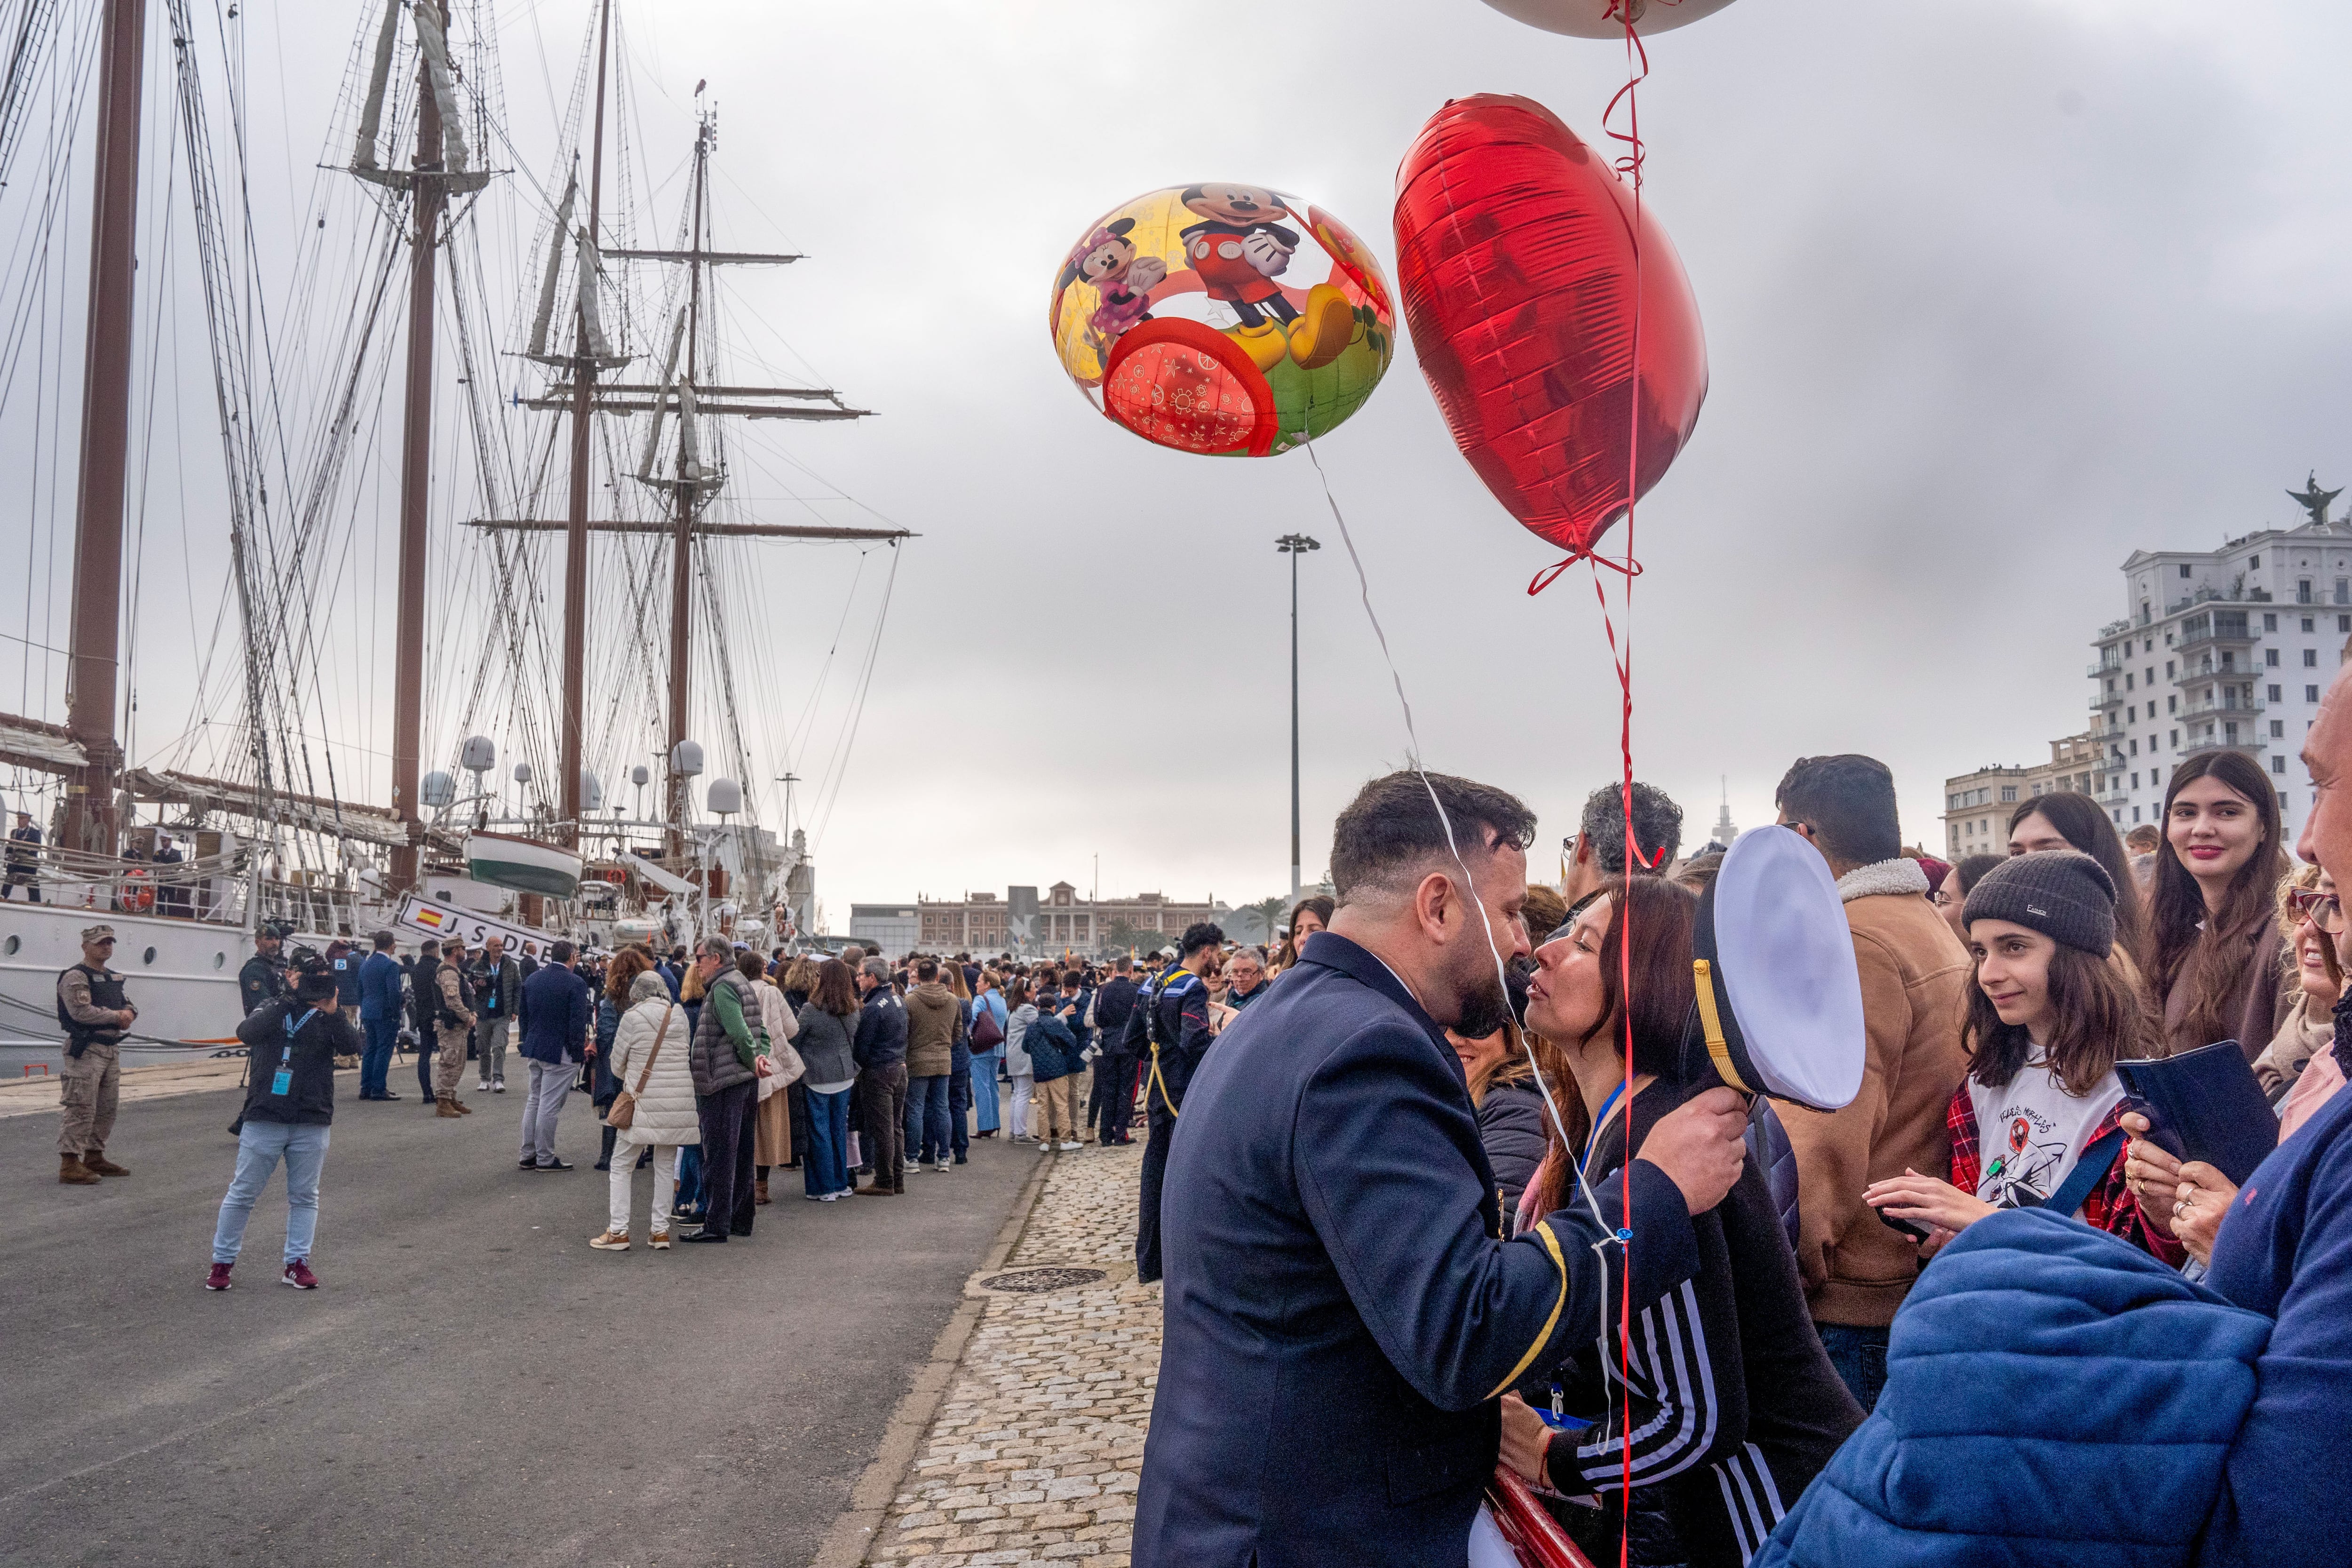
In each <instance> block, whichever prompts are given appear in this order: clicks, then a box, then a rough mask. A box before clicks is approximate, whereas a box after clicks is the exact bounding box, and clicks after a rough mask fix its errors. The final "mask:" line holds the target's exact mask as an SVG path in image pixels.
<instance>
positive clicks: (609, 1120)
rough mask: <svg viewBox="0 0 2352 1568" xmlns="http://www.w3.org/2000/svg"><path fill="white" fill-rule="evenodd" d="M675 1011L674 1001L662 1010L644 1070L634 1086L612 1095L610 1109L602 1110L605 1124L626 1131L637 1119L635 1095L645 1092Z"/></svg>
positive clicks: (647, 1053) (675, 1004)
mask: <svg viewBox="0 0 2352 1568" xmlns="http://www.w3.org/2000/svg"><path fill="white" fill-rule="evenodd" d="M676 1012H677V1003H675V1002H673V1003H671V1004H670V1005H668V1006H667V1007H666V1008H664V1009H663V1010H662V1021H661V1027H660V1028H658V1029H656V1030H655V1031H654V1048H653V1049H652V1050H649V1051H647V1052H646V1070H645V1071H643V1072H641V1073H639V1074H638V1075H637V1087H636V1088H635V1089H626V1088H624V1089H622V1090H621V1092H620V1093H618V1094H616V1095H614V1097H613V1105H612V1109H611V1110H607V1111H605V1112H604V1125H605V1126H607V1127H617V1128H619V1129H621V1130H622V1131H627V1130H628V1127H629V1124H630V1123H631V1122H633V1121H635V1120H636V1119H637V1096H639V1095H641V1094H643V1093H645V1091H646V1079H650V1078H652V1077H653V1076H654V1062H655V1060H656V1058H659V1057H660V1055H661V1048H662V1037H664V1036H666V1035H667V1034H668V1033H669V1020H670V1015H672V1014H673V1013H676Z"/></svg>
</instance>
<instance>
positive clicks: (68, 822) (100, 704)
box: [59, 0, 147, 856]
mask: <svg viewBox="0 0 2352 1568" xmlns="http://www.w3.org/2000/svg"><path fill="white" fill-rule="evenodd" d="M99 37H100V42H99V55H100V64H99V107H98V171H97V184H96V191H95V194H94V195H93V198H92V200H91V203H90V254H89V332H88V337H87V340H86V351H85V353H84V355H83V361H82V388H81V473H80V488H79V496H78V499H77V500H76V503H75V509H74V599H73V621H72V635H71V658H70V660H69V662H68V664H67V666H66V726H67V728H68V730H69V731H71V732H72V734H73V738H74V739H75V740H76V741H78V742H80V744H81V748H82V753H83V758H84V760H83V763H82V764H81V766H79V768H75V769H72V770H70V771H69V772H68V775H67V784H66V800H65V825H64V830H63V832H62V833H61V834H60V836H59V837H60V842H61V844H62V846H63V847H66V848H68V849H76V850H80V851H82V852H84V853H87V854H96V855H109V856H110V855H112V854H113V853H114V852H115V847H116V835H117V831H118V829H119V827H120V823H119V822H118V821H117V814H116V809H115V801H114V784H115V777H116V775H117V773H119V772H120V771H121V765H122V749H121V746H120V745H119V744H117V743H116V741H115V736H114V711H115V704H116V701H117V697H116V687H117V684H118V681H117V677H118V675H119V674H120V667H121V630H122V628H121V606H122V501H123V470H124V466H125V463H126V461H127V460H128V456H129V452H130V446H131V310H132V305H133V303H134V294H135V286H136V282H137V276H136V272H135V268H136V266H137V261H138V256H137V249H136V242H137V228H138V215H139V110H140V97H141V92H142V81H141V74H142V66H143V64H144V57H145V53H146V47H147V6H146V0H106V12H105V16H104V19H103V20H102V22H101V23H100V35H99Z"/></svg>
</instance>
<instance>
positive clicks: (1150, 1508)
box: [1134, 773, 1746, 1568]
mask: <svg viewBox="0 0 2352 1568" xmlns="http://www.w3.org/2000/svg"><path fill="white" fill-rule="evenodd" d="M1441 800H1442V801H1443V802H1444V815H1443V816H1441V815H1440V812H1439V809H1438V807H1437V805H1436V804H1435V802H1436V801H1441ZM1534 831H1535V818H1534V816H1532V815H1531V814H1530V813H1529V812H1528V810H1527V808H1526V807H1525V806H1523V805H1520V804H1519V802H1518V801H1517V800H1516V799H1514V798H1513V797H1512V796H1510V795H1507V794H1505V793H1504V792H1502V791H1500V790H1496V789H1493V788H1489V787H1487V786H1486V785H1483V784H1473V783H1471V782H1469V781H1468V780H1465V779H1454V778H1447V777H1443V776H1440V775H1430V776H1428V777H1427V778H1426V779H1424V778H1423V775H1421V774H1420V773H1394V774H1391V775H1390V776H1388V777H1386V778H1381V779H1375V780H1374V781H1372V782H1371V783H1370V784H1367V785H1366V786H1365V787H1364V789H1363V791H1362V793H1361V794H1360V795H1358V796H1357V797H1356V800H1355V802H1354V803H1353V804H1352V805H1349V807H1348V809H1347V810H1346V811H1345V812H1343V813H1342V814H1341V815H1340V816H1339V821H1338V823H1337V824H1336V825H1335V826H1334V830H1333V842H1332V848H1331V861H1330V864H1331V876H1332V880H1333V882H1334V884H1335V885H1336V887H1337V888H1338V889H1339V909H1338V910H1337V912H1336V913H1335V914H1334V916H1333V918H1332V922H1331V927H1330V929H1329V930H1328V931H1321V932H1318V933H1317V934H1316V935H1314V936H1313V937H1311V938H1310V939H1309V940H1308V942H1307V946H1306V948H1305V950H1304V952H1302V954H1301V956H1300V962H1299V963H1298V964H1297V971H1296V973H1286V974H1285V975H1284V977H1283V982H1282V984H1280V985H1278V986H1276V987H1275V988H1274V990H1273V991H1272V992H1271V993H1270V994H1268V995H1267V996H1266V997H1265V999H1264V1000H1263V1001H1261V1002H1259V1003H1257V1004H1256V1005H1253V1006H1252V1007H1251V1008H1250V1009H1249V1010H1248V1011H1247V1012H1246V1013H1244V1014H1243V1015H1242V1016H1241V1017H1240V1018H1238V1019H1237V1020H1235V1021H1234V1023H1233V1024H1232V1025H1231V1026H1228V1027H1227V1029H1226V1030H1225V1035H1224V1037H1223V1040H1222V1042H1221V1043H1220V1045H1219V1047H1217V1048H1216V1049H1214V1050H1212V1051H1210V1052H1209V1053H1208V1054H1207V1056H1206V1058H1205V1059H1204V1060H1203V1061H1202V1065H1201V1067H1200V1068H1199V1070H1198V1071H1197V1072H1195V1073H1194V1074H1193V1076H1192V1082H1191V1084H1190V1086H1189V1088H1188V1089H1186V1091H1185V1092H1184V1098H1183V1100H1182V1104H1181V1110H1182V1112H1183V1114H1182V1116H1181V1120H1180V1121H1178V1123H1177V1126H1176V1130H1175V1135H1174V1139H1173V1142H1172V1146H1171V1150H1170V1153H1169V1162H1168V1171H1167V1182H1166V1187H1165V1193H1164V1196H1163V1198H1162V1203H1161V1212H1160V1237H1161V1245H1162V1248H1163V1256H1164V1261H1165V1266H1166V1270H1167V1275H1166V1279H1167V1283H1166V1300H1165V1306H1164V1309H1163V1310H1164V1314H1165V1337H1164V1340H1163V1342H1162V1347H1161V1352H1160V1384H1159V1390H1158V1393H1157V1394H1156V1395H1155V1398H1154V1401H1153V1407H1152V1415H1151V1431H1150V1436H1149V1438H1148V1439H1147V1440H1146V1444H1145V1447H1144V1458H1143V1476H1142V1480H1141V1486H1140V1491H1139V1497H1138V1499H1137V1512H1136V1521H1135V1544H1134V1562H1135V1563H1136V1568H1180V1565H1181V1568H1197V1565H1203V1564H1208V1565H1214V1568H1245V1565H1246V1564H1249V1563H1253V1562H1254V1563H1256V1564H1258V1565H1259V1568H1302V1565H1319V1564H1331V1565H1333V1568H1339V1565H1340V1564H1347V1565H1348V1568H1354V1565H1356V1564H1358V1563H1361V1562H1362V1561H1364V1560H1365V1559H1367V1558H1371V1559H1375V1560H1377V1561H1380V1562H1381V1563H1404V1564H1412V1565H1415V1568H1441V1565H1442V1568H1460V1565H1461V1564H1462V1563H1463V1562H1464V1560H1465V1552H1466V1551H1467V1544H1468V1539H1469V1535H1470V1528H1471V1524H1472V1521H1473V1520H1474V1518H1475V1514H1476V1511H1477V1508H1478V1499H1479V1493H1480V1490H1481V1489H1482V1488H1483V1487H1484V1485H1485V1484H1486V1479H1487V1478H1488V1477H1489V1476H1490V1475H1491V1474H1492V1472H1493V1470H1494V1467H1495V1459H1496V1441H1497V1434H1498V1431H1499V1424H1498V1417H1497V1413H1496V1404H1495V1401H1496V1396H1497V1395H1499V1394H1501V1393H1502V1392H1503V1391H1504V1390H1505V1389H1507V1388H1508V1387H1510V1386H1511V1385H1512V1384H1513V1383H1514V1382H1515V1381H1516V1380H1517V1379H1518V1378H1519V1377H1521V1376H1522V1375H1524V1374H1525V1373H1526V1372H1527V1371H1528V1368H1530V1367H1533V1366H1536V1365H1538V1364H1544V1363H1543V1362H1542V1361H1541V1359H1540V1358H1543V1357H1545V1356H1546V1355H1549V1356H1551V1357H1553V1358H1557V1357H1558V1356H1559V1354H1560V1353H1561V1352H1562V1350H1563V1348H1564V1347H1566V1346H1569V1345H1571V1344H1574V1343H1579V1342H1586V1341H1588V1340H1589V1339H1591V1337H1593V1336H1594V1335H1596V1334H1597V1333H1598V1332H1599V1331H1601V1325H1602V1322H1603V1321H1604V1318H1603V1314H1604V1312H1606V1313H1608V1314H1610V1315H1611V1316H1612V1317H1613V1315H1614V1313H1615V1310H1616V1307H1617V1302H1618V1300H1619V1292H1620V1290H1621V1289H1622V1286H1623V1283H1624V1281H1623V1278H1622V1269H1624V1268H1626V1267H1627V1266H1628V1265H1629V1264H1630V1268H1631V1270H1632V1279H1631V1288H1632V1295H1633V1301H1634V1303H1635V1306H1636V1308H1637V1309H1638V1308H1639V1307H1640V1306H1641V1305H1643V1304H1645V1303H1646V1302H1648V1301H1651V1300H1655V1299H1656V1298H1657V1297H1659V1296H1661V1295H1664V1293H1665V1292H1666V1291H1668V1290H1669V1289H1673V1288H1675V1286H1677V1285H1679V1284H1680V1283H1681V1282H1682V1281H1683V1280H1684V1279H1687V1278H1689V1277H1690V1275H1691V1274H1692V1272H1693V1271H1694V1270H1695V1269H1696V1267H1697V1258H1698V1254H1697V1244H1696V1237H1695V1236H1694V1234H1693V1232H1692V1229H1691V1223H1690V1215H1692V1214H1694V1213H1697V1212H1701V1211H1704V1210H1706V1209H1708V1208H1711V1207H1713V1206H1714V1205H1716V1204H1717V1202H1719V1201H1720V1200H1721V1199H1722V1198H1723V1196H1724V1194H1726V1193H1727V1192H1729V1191H1730V1189H1731V1185H1732V1183H1733V1182H1734V1181H1735V1180H1737V1178H1738V1174H1739V1169H1740V1162H1741V1158H1742V1155H1743V1153H1744V1151H1745V1147H1746V1146H1745V1144H1744V1143H1743V1142H1742V1141H1741V1131H1742V1128H1743V1125H1744V1121H1745V1118H1744V1114H1743V1110H1742V1107H1741V1106H1740V1104H1739V1101H1738V1097H1737V1096H1735V1095H1734V1094H1732V1093H1731V1092H1730V1091H1729V1090H1728V1089H1715V1090H1710V1091H1709V1092H1708V1093H1707V1094H1706V1095H1702V1096H1700V1097H1698V1098H1697V1099H1696V1100H1693V1101H1691V1102H1690V1103H1689V1104H1687V1105H1685V1106H1684V1107H1682V1108H1681V1109H1680V1110H1676V1111H1675V1112H1674V1113H1673V1114H1672V1115H1671V1116H1669V1117H1667V1118H1664V1119H1663V1120H1661V1121H1659V1122H1658V1123H1657V1124H1656V1125H1655V1126H1654V1128H1653V1129H1652V1130H1651V1131H1650V1133H1649V1136H1648V1138H1647V1139H1646V1140H1645V1142H1643V1147H1642V1152H1641V1156H1640V1158H1638V1159H1637V1160H1636V1161H1635V1162H1634V1163H1633V1166H1632V1167H1631V1174H1630V1178H1629V1181H1630V1185H1631V1189H1632V1195H1631V1203H1630V1205H1624V1206H1623V1207H1622V1212H1621V1198H1620V1194H1619V1188H1618V1184H1616V1183H1613V1182H1612V1183H1611V1184H1609V1188H1610V1190H1609V1192H1608V1193H1607V1194H1603V1195H1602V1196H1601V1198H1600V1200H1599V1203H1598V1205H1597V1206H1598V1208H1599V1211H1600V1218H1599V1220H1598V1222H1597V1223H1596V1220H1595V1217H1594V1215H1593V1214H1592V1212H1591V1210H1590V1209H1587V1208H1584V1207H1582V1206H1580V1207H1578V1208H1575V1209H1568V1210H1562V1211H1560V1212H1559V1213H1555V1214H1553V1215H1549V1216H1548V1217H1547V1218H1545V1219H1543V1220H1541V1221H1540V1222H1538V1223H1537V1224H1536V1225H1535V1226H1532V1227H1530V1228H1529V1229H1528V1231H1527V1232H1525V1233H1523V1234H1521V1235H1520V1236H1518V1237H1516V1238H1514V1239H1511V1240H1507V1241H1506V1240H1503V1239H1500V1238H1501V1237H1504V1236H1505V1235H1507V1222H1506V1220H1505V1218H1504V1216H1503V1215H1502V1214H1501V1212H1500V1211H1499V1209H1498V1208H1497V1206H1496V1197H1495V1178H1494V1173H1493V1172H1492V1171H1491V1170H1490V1169H1489V1168H1488V1165H1487V1163H1486V1153H1485V1152H1484V1150H1483V1149H1482V1148H1481V1147H1480V1144H1479V1139H1478V1124H1477V1121H1476V1116H1475V1112H1474V1111H1473V1110H1472V1108H1471V1104H1470V1098H1469V1093H1468V1089H1467V1087H1466V1085H1465V1081H1464V1078H1463V1072H1462V1065H1461V1061H1460V1058H1457V1057H1456V1056H1455V1055H1454V1051H1453V1050H1452V1048H1451V1047H1449V1046H1448V1045H1447V1043H1446V1039H1445V1033H1444V1031H1445V1030H1446V1028H1448V1027H1452V1028H1454V1029H1457V1030H1459V1031H1461V1032H1463V1033H1465V1034H1466V1035H1472V1036H1477V1035H1482V1034H1484V1033H1486V1032H1488V1031H1491V1030H1493V1029H1496V1028H1499V1027H1501V1026H1502V1025H1503V1023H1504V1022H1505V1021H1506V1020H1507V1018H1508V1017H1509V1004H1508V1002H1507V998H1506V996H1505V994H1504V992H1503V987H1502V984H1501V979H1500V975H1499V973H1498V971H1499V970H1500V969H1501V968H1502V967H1503V965H1504V963H1507V962H1508V961H1509V960H1510V959H1512V958H1514V957H1516V956H1517V955H1519V954H1522V953H1525V952H1527V951H1528V936H1527V932H1526V930H1525V928H1524V926H1523V925H1522V923H1521V921H1520V920H1519V909H1520V905H1521V903H1522V902H1523V901H1524V900H1525V897H1526V888H1527V855H1526V847H1527V845H1528V843H1529V842H1530V841H1531V839H1532V837H1533V835H1534ZM1449 839H1450V840H1451V842H1449ZM1456 844H1458V845H1459V847H1460V848H1459V853H1458V854H1457V853H1456V851H1455V849H1454V847H1453V845H1456ZM1612 1233H1629V1234H1630V1237H1631V1240H1630V1242H1629V1243H1628V1244H1627V1245H1626V1246H1625V1247H1623V1248H1622V1250H1621V1249H1620V1248H1619V1247H1617V1246H1616V1245H1615V1244H1614V1243H1612V1242H1607V1241H1606V1240H1605V1238H1607V1237H1610V1236H1611V1235H1612ZM1596 1243H1601V1244H1602V1245H1601V1247H1599V1248H1598V1250H1596V1247H1595V1244H1596Z"/></svg>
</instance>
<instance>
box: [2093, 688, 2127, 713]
mask: <svg viewBox="0 0 2352 1568" xmlns="http://www.w3.org/2000/svg"><path fill="white" fill-rule="evenodd" d="M2123 705H2124V699H2123V693H2121V692H2119V691H2118V692H2110V691H2108V690H2107V689H2106V686H2105V683H2104V682H2102V683H2101V684H2099V685H2097V686H2095V687H2093V688H2092V689H2091V706H2092V707H2094V708H2120V707H2122V706H2123Z"/></svg>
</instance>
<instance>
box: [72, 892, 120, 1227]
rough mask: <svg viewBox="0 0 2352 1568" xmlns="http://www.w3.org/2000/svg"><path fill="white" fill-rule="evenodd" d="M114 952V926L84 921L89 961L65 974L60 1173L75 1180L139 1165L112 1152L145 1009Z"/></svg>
mask: <svg viewBox="0 0 2352 1568" xmlns="http://www.w3.org/2000/svg"><path fill="white" fill-rule="evenodd" d="M113 956H114V928H113V927H112V926H110V925H95V926H84V927H83V928H82V933H81V962H80V963H77V964H75V965H74V966H73V967H72V968H70V969H68V970H67V971H65V972H64V973H61V974H59V975H58V1024H59V1025H60V1026H62V1027H63V1028H64V1029H65V1032H66V1064H65V1071H64V1072H63V1073H62V1074H60V1075H59V1078H60V1087H61V1090H62V1092H61V1093H60V1095H59V1097H58V1181H59V1182H62V1183H64V1184H67V1185H68V1186H76V1187H88V1186H95V1185H96V1184H97V1183H98V1179H99V1178H100V1176H127V1175H129V1174H130V1172H128V1171H126V1170H124V1169H123V1168H122V1167H121V1166H120V1165H118V1164H116V1163H114V1162H113V1161H111V1160H110V1159H108V1158H107V1157H106V1140H107V1138H108V1137H109V1136H110V1134H112V1132H113V1131H114V1107H115V1101H116V1099H117V1097H118V1095H119V1094H120V1092H121V1088H122V1052H121V1039H122V1036H123V1032H124V1031H125V1030H127V1029H129V1028H130V1027H131V1023H132V1022H133V1021H134V1020H135V1019H137V1017H138V1016H139V1009H138V1008H136V1007H133V1006H132V1005H131V1003H130V1000H129V999H128V998H127V997H125V996H124V995H123V994H122V976H121V975H120V974H117V973H114V971H113V970H111V969H110V968H108V967H107V963H106V961H107V960H108V959H110V958H111V957H113Z"/></svg>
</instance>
